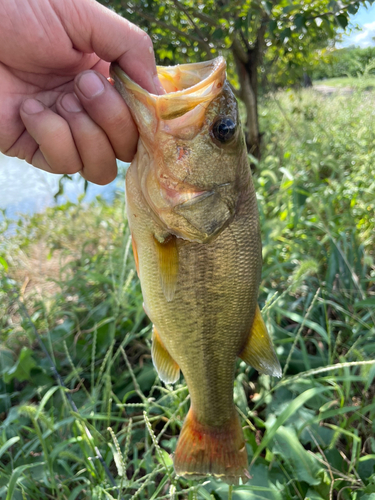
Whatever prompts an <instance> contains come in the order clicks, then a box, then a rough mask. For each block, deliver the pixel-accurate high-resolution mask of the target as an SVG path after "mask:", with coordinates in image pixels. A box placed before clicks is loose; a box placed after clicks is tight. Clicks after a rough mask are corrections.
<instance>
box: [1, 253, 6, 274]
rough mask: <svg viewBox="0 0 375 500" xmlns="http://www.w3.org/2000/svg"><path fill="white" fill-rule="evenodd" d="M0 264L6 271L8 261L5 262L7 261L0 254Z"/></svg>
mask: <svg viewBox="0 0 375 500" xmlns="http://www.w3.org/2000/svg"><path fill="white" fill-rule="evenodd" d="M0 265H2V266H3V268H4V269H5V271H8V263H7V261H6V260H5V259H4V258H3V257H1V256H0Z"/></svg>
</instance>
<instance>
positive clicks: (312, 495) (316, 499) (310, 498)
mask: <svg viewBox="0 0 375 500" xmlns="http://www.w3.org/2000/svg"><path fill="white" fill-rule="evenodd" d="M305 500H324V498H323V497H321V496H320V495H319V493H318V492H316V491H315V490H313V489H312V488H309V489H308V490H307V493H306V496H305Z"/></svg>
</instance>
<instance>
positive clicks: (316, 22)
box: [101, 0, 372, 159]
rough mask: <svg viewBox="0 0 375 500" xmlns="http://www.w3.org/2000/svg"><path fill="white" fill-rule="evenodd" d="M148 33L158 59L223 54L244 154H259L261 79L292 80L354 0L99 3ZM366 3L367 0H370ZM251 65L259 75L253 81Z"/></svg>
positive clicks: (342, 24) (343, 22) (344, 20)
mask: <svg viewBox="0 0 375 500" xmlns="http://www.w3.org/2000/svg"><path fill="white" fill-rule="evenodd" d="M101 1H102V2H103V3H104V4H105V5H108V6H110V7H111V8H113V9H115V10H116V11H117V12H119V13H120V14H121V15H123V16H124V17H126V18H128V19H129V20H130V21H132V22H133V23H134V24H136V25H138V26H140V27H141V28H143V29H144V30H145V31H147V32H148V33H149V35H150V36H151V38H152V41H153V43H154V48H155V51H156V56H157V60H158V62H159V63H160V64H163V65H169V64H177V63H181V62H183V63H187V62H196V61H201V60H204V59H211V58H212V57H213V56H217V55H219V54H220V55H223V56H224V57H225V58H226V60H227V62H228V68H229V74H230V76H231V79H232V83H234V85H235V86H236V87H237V88H238V90H237V97H238V98H240V99H241V100H242V101H243V103H244V105H245V108H246V120H245V121H244V124H245V132H246V142H247V146H248V150H249V152H250V153H251V154H252V155H253V156H255V157H256V158H257V159H259V158H260V156H261V135H260V132H259V124H258V91H259V83H261V86H260V87H261V88H262V87H263V86H264V83H265V82H264V80H266V81H267V80H268V82H271V83H273V84H277V85H290V84H291V83H295V82H296V81H298V80H299V81H300V80H301V77H302V75H303V73H304V72H307V71H309V70H310V69H311V67H312V66H313V65H314V63H315V62H316V61H315V60H316V54H315V52H316V50H317V49H322V48H323V47H325V46H326V45H327V41H328V40H333V39H335V38H336V35H337V31H338V30H339V29H345V28H346V26H347V25H348V22H349V16H350V14H355V13H356V12H357V10H358V8H359V6H360V5H361V4H362V3H364V2H361V1H359V0H358V1H353V0H351V1H348V2H341V1H340V2H337V1H335V0H304V1H302V2H300V1H292V2H291V1H287V0H266V1H265V0H246V1H244V2H238V1H235V0H219V1H217V0H199V1H193V0H167V1H165V0H163V1H161V0H156V1H155V0H154V1H149V0H129V1H128V0H101ZM367 3H372V0H370V1H369V2H367ZM259 70H260V72H261V77H262V78H259V74H258V73H259Z"/></svg>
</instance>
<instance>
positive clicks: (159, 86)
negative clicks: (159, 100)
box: [152, 75, 165, 95]
mask: <svg viewBox="0 0 375 500" xmlns="http://www.w3.org/2000/svg"><path fill="white" fill-rule="evenodd" d="M152 81H153V82H154V86H155V89H156V93H157V95H163V94H165V90H164V87H163V85H162V84H161V83H160V80H159V77H158V75H155V76H154V77H153V79H152Z"/></svg>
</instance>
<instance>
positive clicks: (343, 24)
mask: <svg viewBox="0 0 375 500" xmlns="http://www.w3.org/2000/svg"><path fill="white" fill-rule="evenodd" d="M336 21H337V23H338V25H339V26H340V27H341V28H342V29H343V30H344V29H345V28H346V27H347V26H348V22H349V21H348V18H347V17H346V16H345V15H344V14H340V15H338V16H336Z"/></svg>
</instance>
